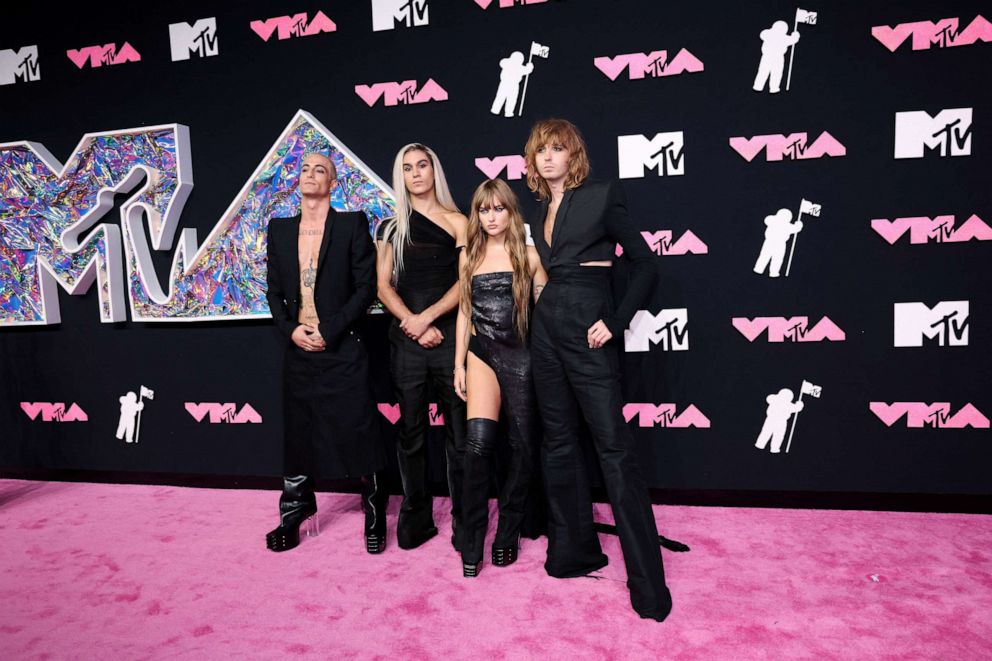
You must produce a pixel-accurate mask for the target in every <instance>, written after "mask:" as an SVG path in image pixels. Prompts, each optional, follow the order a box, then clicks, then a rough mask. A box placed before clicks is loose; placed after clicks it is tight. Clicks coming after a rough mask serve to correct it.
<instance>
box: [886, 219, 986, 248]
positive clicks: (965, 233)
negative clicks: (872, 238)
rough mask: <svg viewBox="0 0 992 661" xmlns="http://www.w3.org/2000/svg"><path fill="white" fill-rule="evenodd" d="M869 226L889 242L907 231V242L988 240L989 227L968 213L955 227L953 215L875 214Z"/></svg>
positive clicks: (899, 237)
mask: <svg viewBox="0 0 992 661" xmlns="http://www.w3.org/2000/svg"><path fill="white" fill-rule="evenodd" d="M871 228H872V229H873V230H875V232H877V233H878V235H879V236H881V237H882V238H883V239H885V240H886V241H888V242H889V244H890V245H895V242H896V241H898V240H899V239H901V238H902V237H903V236H904V235H905V234H906V233H907V232H909V242H910V243H911V244H920V243H964V242H965V241H971V240H972V239H974V240H976V241H992V228H990V227H989V226H988V225H987V224H986V223H985V221H984V220H982V219H981V218H979V217H978V216H976V215H974V214H972V215H971V216H970V217H969V218H968V220H966V221H964V222H963V223H961V224H960V225H958V226H957V227H955V226H954V216H935V217H934V218H927V217H926V216H911V217H908V218H896V219H895V220H888V219H887V218H875V219H873V220H872V221H871Z"/></svg>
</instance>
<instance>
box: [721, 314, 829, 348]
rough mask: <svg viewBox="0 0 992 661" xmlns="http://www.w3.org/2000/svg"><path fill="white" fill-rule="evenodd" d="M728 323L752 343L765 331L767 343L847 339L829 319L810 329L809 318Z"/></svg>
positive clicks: (747, 320) (734, 319) (776, 318)
mask: <svg viewBox="0 0 992 661" xmlns="http://www.w3.org/2000/svg"><path fill="white" fill-rule="evenodd" d="M730 322H731V323H732V324H733V325H734V328H736V329H737V330H739V331H740V333H741V335H743V336H744V337H746V338H747V341H748V342H754V341H755V340H756V339H758V337H759V336H760V335H761V334H762V333H764V332H765V331H768V341H769V342H785V341H789V342H822V341H824V340H830V341H831V342H843V341H844V340H846V339H847V335H846V334H845V333H844V331H842V330H841V329H840V327H838V326H837V324H835V323H834V322H833V321H831V320H830V317H823V318H822V319H820V321H818V322H817V323H816V325H815V326H813V327H812V328H810V327H809V317H755V318H754V319H749V318H748V317H734V318H733V319H731V320H730Z"/></svg>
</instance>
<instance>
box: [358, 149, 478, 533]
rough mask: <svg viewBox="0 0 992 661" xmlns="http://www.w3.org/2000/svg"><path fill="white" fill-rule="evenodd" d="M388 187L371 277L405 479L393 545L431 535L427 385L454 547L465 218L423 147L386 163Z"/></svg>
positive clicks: (461, 430)
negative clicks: (390, 209)
mask: <svg viewBox="0 0 992 661" xmlns="http://www.w3.org/2000/svg"><path fill="white" fill-rule="evenodd" d="M393 190H394V191H395V192H396V216H395V217H394V218H392V219H390V220H389V221H386V222H383V223H382V224H381V225H380V227H379V228H378V232H377V243H378V258H377V261H376V272H377V284H378V294H379V300H380V301H382V303H383V305H385V306H386V309H387V310H389V311H390V312H391V313H392V315H393V317H394V319H393V323H392V324H391V325H390V327H389V342H390V360H389V365H390V373H391V375H392V379H393V385H394V387H395V392H396V397H397V400H398V402H399V406H400V420H399V430H398V433H397V447H396V454H397V459H398V463H399V469H400V477H401V478H402V481H403V504H402V506H401V507H400V514H399V521H398V522H397V525H396V541H397V544H398V545H399V547H400V548H402V549H412V548H416V547H418V546H420V545H421V544H423V543H424V542H426V541H427V540H429V539H431V538H432V537H434V536H435V535H436V534H437V532H438V531H437V527H436V526H435V525H434V512H433V505H432V498H431V494H430V493H429V491H428V488H427V405H428V389H429V387H430V388H431V389H433V392H434V393H435V394H436V395H437V397H438V399H440V404H441V410H442V412H443V414H444V425H445V459H446V461H447V472H448V489H449V491H450V494H451V518H452V540H451V541H452V544H453V545H454V547H455V549H458V546H459V531H458V528H459V524H460V522H461V493H462V480H461V472H462V455H463V453H464V449H465V403H464V402H463V401H462V400H461V399H459V398H458V397H457V396H456V394H455V391H454V388H453V387H452V384H451V372H452V370H453V369H454V364H455V307H456V306H457V305H458V253H459V250H460V248H461V247H462V246H463V245H464V244H465V227H466V224H467V220H466V218H465V216H463V215H462V214H461V213H460V212H459V211H458V207H457V206H455V202H454V200H453V199H452V198H451V193H450V192H449V191H448V183H447V181H446V180H445V177H444V170H443V169H442V168H441V161H440V160H439V159H438V157H437V154H435V153H434V151H433V150H432V149H430V148H429V147H427V146H426V145H422V144H420V143H411V144H408V145H404V146H403V147H402V148H400V150H399V152H398V153H397V154H396V158H395V160H394V163H393ZM384 530H385V528H383V531H384ZM383 543H384V542H383Z"/></svg>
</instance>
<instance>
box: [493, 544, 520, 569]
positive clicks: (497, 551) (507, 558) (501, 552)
mask: <svg viewBox="0 0 992 661" xmlns="http://www.w3.org/2000/svg"><path fill="white" fill-rule="evenodd" d="M516 561H517V547H516V546H507V547H504V548H497V547H495V546H494V547H493V566H495V567H506V566H508V565H512V564H513V563H514V562H516Z"/></svg>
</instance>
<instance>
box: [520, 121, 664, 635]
mask: <svg viewBox="0 0 992 661" xmlns="http://www.w3.org/2000/svg"><path fill="white" fill-rule="evenodd" d="M525 154H526V159H527V184H528V186H529V187H530V189H531V190H532V191H534V192H535V193H537V195H538V198H539V199H540V200H541V210H540V213H539V214H538V216H537V217H536V218H535V219H534V222H533V223H532V224H531V230H532V234H533V237H534V243H535V244H536V246H537V251H538V253H539V254H540V257H541V263H542V264H543V266H544V268H545V270H546V271H547V273H548V277H549V280H548V284H547V286H546V287H545V289H544V292H543V294H542V295H541V298H540V300H539V301H538V303H537V306H536V308H535V310H534V319H533V322H532V336H531V359H532V362H533V371H534V383H535V386H536V389H537V399H538V407H539V409H540V413H541V418H542V420H543V424H544V431H545V438H544V452H543V453H542V458H543V463H544V479H545V484H546V491H547V495H548V559H547V562H545V565H544V567H545V569H546V570H547V572H548V574H550V575H551V576H555V577H558V578H570V577H574V576H585V575H586V574H589V573H591V572H593V571H596V570H597V569H601V568H602V567H604V566H605V565H606V564H607V562H608V559H607V557H606V556H605V555H604V554H603V551H602V548H601V547H600V545H599V539H598V537H597V536H596V530H595V526H594V523H593V517H592V497H591V493H590V486H589V477H588V475H587V474H586V464H585V457H584V455H583V451H582V447H581V445H580V443H579V429H578V425H579V412H580V411H581V415H582V416H583V418H585V421H586V423H587V424H588V426H589V431H590V432H591V434H592V440H593V445H594V447H595V451H596V454H597V457H598V459H599V465H600V467H601V468H602V470H603V478H604V482H605V484H606V490H607V494H608V495H609V499H610V503H611V505H612V507H613V515H614V518H615V519H616V524H617V531H618V534H619V536H620V546H621V548H622V549H623V556H624V562H625V564H626V567H627V586H628V588H629V589H630V601H631V604H632V605H633V607H634V610H635V611H637V613H638V614H639V615H640V616H641V617H644V618H650V619H654V620H658V621H662V620H664V619H665V618H666V617H667V616H668V613H669V612H670V611H671V608H672V597H671V593H670V592H669V591H668V588H667V587H666V585H665V572H664V568H663V567H662V562H661V553H660V551H659V549H658V530H657V526H656V525H655V521H654V514H653V513H652V511H651V501H650V499H649V497H648V489H647V485H646V483H645V481H644V477H643V476H642V474H641V469H640V466H639V464H638V460H637V454H636V451H635V447H634V438H633V435H632V434H631V433H630V430H629V429H628V428H627V424H626V421H625V420H624V418H623V412H622V410H623V398H622V395H621V392H620V356H619V350H620V349H619V347H620V341H621V338H622V337H623V335H622V333H623V330H624V328H626V327H627V325H628V324H629V323H630V319H631V317H633V315H634V312H635V311H636V310H637V309H638V308H639V307H641V306H642V305H643V304H644V303H645V302H646V299H647V297H648V296H649V295H650V293H651V290H652V288H653V286H654V283H655V269H654V262H653V260H652V255H651V251H650V250H649V249H648V247H647V245H646V244H645V243H644V241H643V240H642V239H641V237H640V234H639V233H638V232H637V230H636V229H635V228H634V227H633V225H632V224H631V222H630V217H629V216H628V214H627V202H626V196H625V194H624V191H623V188H621V186H620V184H619V182H616V181H613V182H603V183H593V182H590V181H588V180H587V178H588V176H589V158H588V156H587V154H586V146H585V142H584V141H583V140H582V136H581V135H580V134H579V131H578V129H577V128H576V127H575V126H574V125H573V124H572V123H571V122H568V121H566V120H563V119H549V120H544V121H541V122H538V123H537V124H535V125H534V128H533V129H531V133H530V138H529V139H528V140H527V146H526V148H525ZM617 243H620V245H621V246H622V247H623V251H624V254H625V255H627V256H628V257H629V258H630V260H631V262H632V264H633V268H632V273H631V278H630V283H629V285H628V287H627V291H626V293H625V295H624V296H623V298H622V299H621V300H620V302H619V304H618V305H616V306H615V305H614V302H613V296H612V291H611V286H610V275H611V271H612V269H611V267H612V265H613V256H614V254H615V246H616V244H617Z"/></svg>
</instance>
